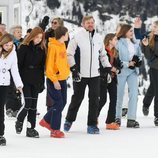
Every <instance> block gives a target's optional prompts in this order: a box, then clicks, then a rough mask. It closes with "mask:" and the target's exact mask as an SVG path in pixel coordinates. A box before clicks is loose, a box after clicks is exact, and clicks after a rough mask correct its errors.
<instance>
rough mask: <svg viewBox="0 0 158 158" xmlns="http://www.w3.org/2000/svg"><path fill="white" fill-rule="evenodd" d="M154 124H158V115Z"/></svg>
mask: <svg viewBox="0 0 158 158" xmlns="http://www.w3.org/2000/svg"><path fill="white" fill-rule="evenodd" d="M154 124H155V126H158V117H155V119H154Z"/></svg>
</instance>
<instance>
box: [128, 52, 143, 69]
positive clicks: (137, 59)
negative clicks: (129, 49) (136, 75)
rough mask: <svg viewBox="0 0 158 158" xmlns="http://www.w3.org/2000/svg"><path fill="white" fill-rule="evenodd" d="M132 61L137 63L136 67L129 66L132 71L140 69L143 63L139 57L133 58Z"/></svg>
mask: <svg viewBox="0 0 158 158" xmlns="http://www.w3.org/2000/svg"><path fill="white" fill-rule="evenodd" d="M132 61H134V62H135V66H129V68H130V69H134V68H135V67H140V66H141V64H142V61H141V60H140V59H139V57H138V56H137V55H134V56H133V58H132Z"/></svg>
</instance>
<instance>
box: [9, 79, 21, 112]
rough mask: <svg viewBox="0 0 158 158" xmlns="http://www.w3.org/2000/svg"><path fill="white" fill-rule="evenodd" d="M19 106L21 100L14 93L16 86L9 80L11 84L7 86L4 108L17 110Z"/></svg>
mask: <svg viewBox="0 0 158 158" xmlns="http://www.w3.org/2000/svg"><path fill="white" fill-rule="evenodd" d="M20 108H21V101H20V99H18V95H17V93H16V87H15V85H14V83H13V80H11V85H10V86H9V88H8V94H7V100H6V110H8V109H11V110H13V111H17V110H19V109H20Z"/></svg>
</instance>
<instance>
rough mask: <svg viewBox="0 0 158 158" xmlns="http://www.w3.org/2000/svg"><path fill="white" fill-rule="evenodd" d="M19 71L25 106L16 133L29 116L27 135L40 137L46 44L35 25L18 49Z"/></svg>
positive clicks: (18, 132)
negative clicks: (38, 119)
mask: <svg viewBox="0 0 158 158" xmlns="http://www.w3.org/2000/svg"><path fill="white" fill-rule="evenodd" d="M18 63H19V71H20V75H21V78H22V81H23V83H24V88H23V90H24V97H25V106H23V107H22V108H21V109H20V110H19V113H18V114H17V121H16V124H15V128H16V133H17V134H20V133H21V131H22V128H23V123H24V119H25V117H26V116H27V121H28V124H27V130H26V136H27V137H34V138H38V137H39V134H38V132H37V131H36V130H35V126H36V111H37V99H38V93H39V92H41V91H42V89H41V88H42V87H44V67H45V45H44V33H43V30H42V29H41V28H40V27H35V28H34V29H33V30H32V31H31V33H30V34H29V35H28V36H27V37H26V38H25V40H24V41H23V43H22V45H21V46H20V48H19V50H18Z"/></svg>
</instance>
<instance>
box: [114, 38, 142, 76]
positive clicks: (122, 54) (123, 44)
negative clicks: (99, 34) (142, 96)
mask: <svg viewBox="0 0 158 158" xmlns="http://www.w3.org/2000/svg"><path fill="white" fill-rule="evenodd" d="M134 47H135V50H136V51H135V52H136V53H135V55H137V56H138V57H139V59H142V52H141V47H140V42H139V41H137V40H135V41H134ZM116 49H117V50H118V54H119V58H120V60H121V61H122V62H123V68H122V70H121V73H120V74H119V75H128V74H130V73H132V72H133V71H136V73H137V74H139V68H135V69H133V70H132V69H129V68H128V64H129V61H130V57H129V50H128V44H127V39H126V38H120V39H119V41H118V43H117V46H116Z"/></svg>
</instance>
